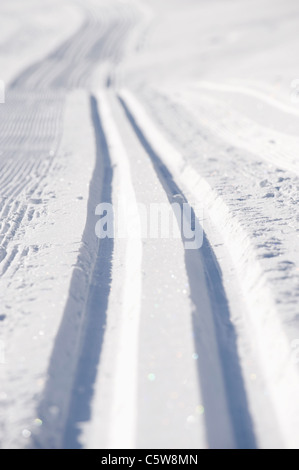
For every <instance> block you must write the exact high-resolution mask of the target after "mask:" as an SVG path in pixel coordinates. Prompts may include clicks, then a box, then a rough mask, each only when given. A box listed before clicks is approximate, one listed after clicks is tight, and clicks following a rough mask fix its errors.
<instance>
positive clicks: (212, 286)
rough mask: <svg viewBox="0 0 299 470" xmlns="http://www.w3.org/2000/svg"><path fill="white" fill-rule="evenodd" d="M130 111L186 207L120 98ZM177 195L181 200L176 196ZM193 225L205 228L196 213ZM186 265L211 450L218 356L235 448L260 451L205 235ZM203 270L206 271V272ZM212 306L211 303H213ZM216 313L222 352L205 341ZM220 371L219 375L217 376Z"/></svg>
mask: <svg viewBox="0 0 299 470" xmlns="http://www.w3.org/2000/svg"><path fill="white" fill-rule="evenodd" d="M119 101H120V103H121V105H122V107H123V109H124V112H125V114H126V116H127V118H128V120H129V122H130V123H131V126H132V127H133V129H134V131H135V133H136V135H137V137H138V139H139V141H140V143H141V144H142V146H143V147H144V149H145V150H146V152H147V154H148V155H149V157H150V159H151V161H152V164H153V167H154V169H155V171H156V174H157V176H158V178H159V180H160V182H161V184H162V187H163V188H164V190H165V192H166V194H167V197H168V199H169V202H170V203H173V202H177V195H180V196H181V198H180V199H181V201H182V203H188V201H187V199H186V197H185V196H184V194H183V193H182V191H181V190H180V188H179V187H178V186H177V184H176V183H175V181H174V180H173V177H172V175H171V173H170V172H169V170H168V169H167V167H166V166H165V165H164V164H163V162H162V161H161V159H160V157H159V156H158V155H157V153H156V152H155V151H154V149H153V148H152V146H151V144H150V142H149V141H148V139H147V138H146V137H145V135H144V133H143V132H142V130H141V128H140V127H139V125H138V123H137V122H136V120H135V118H134V117H133V115H132V114H131V112H130V110H129V109H128V107H127V105H126V103H125V102H124V100H123V99H122V98H121V97H119ZM175 196H176V198H174V197H175ZM191 211H192V221H193V223H196V224H199V222H198V220H197V218H196V216H195V214H194V211H193V209H192V208H191ZM185 263H186V269H187V274H188V279H189V285H190V292H191V300H192V301H193V304H194V311H193V318H192V321H193V334H194V342H195V350H196V351H197V352H198V360H197V364H198V377H199V382H200V383H199V385H200V389H201V393H202V396H203V401H204V403H203V405H204V410H205V411H204V416H205V423H206V429H207V439H208V444H209V447H210V448H221V447H222V446H223V444H222V442H225V436H224V435H223V434H224V432H225V430H224V429H221V427H220V426H218V422H219V421H220V416H219V414H218V412H219V411H220V413H221V410H219V400H218V399H219V394H218V390H217V388H216V387H215V380H214V379H215V377H214V374H213V372H214V371H213V360H212V361H211V358H210V355H211V354H217V356H218V361H219V363H220V367H221V375H222V377H221V379H220V380H222V382H223V383H224V389H225V395H226V396H225V399H226V403H227V408H228V410H229V415H230V420H231V427H232V429H233V435H234V441H235V446H236V447H237V448H242V449H245V448H250V449H253V448H256V440H255V435H254V430H253V423H252V420H251V416H250V412H249V409H248V401H247V396H246V391H245V388H244V382H243V377H242V371H241V367H240V363H239V359H238V350H237V343H236V332H235V329H234V326H233V324H232V322H231V320H230V312H229V306H228V301H227V298H226V294H225V291H224V287H223V282H222V273H221V268H220V266H219V263H218V261H217V259H216V257H215V255H214V253H213V250H212V248H211V245H210V243H209V240H208V238H207V236H206V234H205V233H204V231H203V244H202V247H201V248H200V249H196V250H194V249H192V250H190V249H185ZM202 268H203V269H202ZM201 277H203V278H204V280H203V282H205V283H206V285H207V288H208V292H209V298H208V299H204V298H203V297H204V294H203V292H202V291H201V289H200V285H201V282H202V280H201V279H200V278H201ZM208 304H209V305H208ZM205 307H208V310H211V311H212V322H213V324H214V331H215V336H216V343H217V349H216V351H214V352H213V353H211V352H210V350H209V348H210V344H209V338H206V337H205V331H204V330H205V323H206V319H205V312H206V311H207V310H206V308H205ZM216 373H217V372H216Z"/></svg>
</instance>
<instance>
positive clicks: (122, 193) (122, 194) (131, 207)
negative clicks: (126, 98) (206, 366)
mask: <svg viewBox="0 0 299 470" xmlns="http://www.w3.org/2000/svg"><path fill="white" fill-rule="evenodd" d="M97 97H98V103H99V109H100V113H101V116H102V120H103V128H104V132H105V135H106V138H107V142H108V146H109V152H110V155H111V160H112V163H113V164H114V165H115V173H116V178H117V179H118V184H119V186H118V189H117V195H116V194H114V201H113V202H114V207H115V208H116V207H118V208H117V209H116V214H117V215H118V216H120V215H121V214H119V213H118V211H126V212H125V217H122V223H123V224H124V226H123V227H120V229H122V230H123V231H124V233H128V238H127V239H126V253H125V259H124V263H125V266H126V272H125V279H124V284H123V301H122V312H121V317H120V321H121V325H120V326H119V328H120V337H119V344H118V350H117V352H116V355H117V359H116V368H115V372H114V388H113V390H112V394H113V398H112V403H113V405H112V412H111V419H110V422H109V437H108V448H109V449H110V448H111V449H117V448H120V447H121V448H127V449H132V448H134V446H135V441H136V420H137V417H136V402H137V376H136V373H137V361H138V333H139V318H140V302H141V279H142V276H141V261H142V243H141V228H140V221H139V217H138V206H137V200H136V196H135V192H134V188H133V185H132V181H131V175H130V168H129V163H128V157H127V153H126V150H125V148H124V146H123V144H122V141H121V139H120V137H119V134H118V131H117V129H116V127H115V124H114V121H113V118H112V116H111V112H110V110H109V107H108V104H107V100H106V97H105V95H104V93H98V94H97Z"/></svg>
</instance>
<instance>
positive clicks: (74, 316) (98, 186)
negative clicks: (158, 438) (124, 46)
mask: <svg viewBox="0 0 299 470" xmlns="http://www.w3.org/2000/svg"><path fill="white" fill-rule="evenodd" d="M90 104H91V115H92V121H93V125H94V129H95V139H96V166H95V169H94V173H93V177H92V181H91V185H90V193H89V201H88V215H87V221H86V226H85V229H84V234H83V240H82V247H81V249H80V253H79V256H78V261H77V265H76V268H75V270H74V273H73V277H72V280H71V285H70V290H69V296H68V301H67V303H66V307H65V311H64V314H63V319H62V322H61V325H60V328H59V332H58V334H57V337H56V340H55V345H54V348H53V352H52V357H51V361H50V366H49V370H48V382H47V384H46V388H45V391H44V396H43V399H42V402H41V404H40V407H39V416H40V417H41V419H42V420H43V426H42V429H41V431H40V432H39V433H38V434H37V435H36V436H35V438H34V446H35V447H37V448H60V447H62V448H80V447H82V446H81V444H80V440H79V437H80V428H79V423H82V422H86V421H89V420H90V416H91V409H90V406H91V405H90V403H91V399H92V396H93V386H94V382H95V379H96V375H97V369H98V364H99V361H100V356H101V351H102V344H103V337H104V332H105V325H106V311H107V306H108V299H109V293H110V287H111V269H112V254H113V248H114V241H113V238H105V239H102V240H100V241H99V240H98V239H97V238H96V234H95V224H96V218H95V213H94V212H95V207H96V205H97V204H99V203H100V202H102V201H105V202H107V203H111V202H112V176H113V169H112V166H111V162H110V157H109V150H108V146H107V142H106V138H105V134H104V131H103V128H102V125H101V120H100V116H99V114H98V109H97V102H96V99H95V98H94V97H91V101H90ZM94 257H95V259H94ZM86 266H87V267H88V266H89V270H91V272H88V271H87V270H86ZM82 296H83V297H84V298H83V299H82ZM80 297H81V298H80ZM80 300H81V302H80ZM82 300H83V301H82ZM78 305H79V307H78Z"/></svg>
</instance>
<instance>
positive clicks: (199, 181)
mask: <svg viewBox="0 0 299 470" xmlns="http://www.w3.org/2000/svg"><path fill="white" fill-rule="evenodd" d="M120 97H121V100H122V101H123V103H124V104H125V106H126V107H127V109H128V110H129V113H130V114H131V116H132V122H133V123H135V126H136V127H137V128H138V126H139V124H140V123H141V125H140V128H139V129H140V133H141V135H143V136H144V140H145V142H150V144H148V145H153V151H154V153H155V155H159V158H160V159H161V162H162V163H163V165H165V166H166V167H167V168H169V170H170V171H171V174H172V175H173V178H174V180H175V181H179V182H180V183H181V184H182V187H183V188H186V191H187V194H189V195H190V196H191V198H192V200H193V201H195V202H196V201H198V198H202V200H204V201H206V202H207V207H209V208H210V216H211V218H212V221H213V222H214V224H215V226H216V227H217V226H220V227H222V235H223V237H224V241H225V244H226V246H227V249H228V251H229V253H230V256H231V258H232V261H233V263H234V266H235V269H236V273H237V275H238V279H239V280H241V281H242V282H241V287H242V290H243V292H244V298H245V299H246V307H247V309H248V312H249V318H248V320H247V323H248V328H249V333H248V335H249V337H250V335H251V342H252V343H253V344H254V347H255V348H256V350H257V353H256V355H257V358H258V361H259V365H260V368H261V370H262V376H263V380H264V381H265V384H266V387H267V389H268V392H267V393H268V394H269V398H270V400H271V403H272V404H273V410H274V413H275V415H276V416H275V419H274V422H275V420H276V419H277V420H278V422H279V425H280V429H279V431H280V434H281V439H282V440H283V444H284V445H286V443H287V442H293V441H292V439H293V438H292V435H293V433H294V432H295V429H296V427H297V416H298V414H297V413H293V412H292V411H291V410H290V409H289V408H288V403H289V401H291V402H292V403H296V399H295V396H296V394H297V390H298V386H299V384H298V376H297V371H296V366H295V365H294V364H292V363H291V361H289V359H288V358H289V355H290V350H289V344H288V339H287V337H286V335H283V336H282V335H281V329H282V324H281V320H280V319H279V316H278V315H277V309H276V307H275V305H274V302H273V299H272V297H271V293H270V292H269V290H268V288H267V286H266V285H265V282H261V279H263V276H262V274H261V268H260V265H259V261H258V260H257V259H256V257H255V256H254V254H252V256H251V257H250V263H251V264H252V266H251V269H250V270H248V252H247V250H248V249H250V250H251V247H250V244H249V243H248V241H247V244H246V245H244V240H247V236H246V234H245V233H244V229H243V228H242V227H240V226H239V225H238V222H237V221H236V219H234V218H232V217H231V216H230V215H229V213H228V208H227V207H226V205H225V204H224V202H223V201H221V200H220V198H219V197H217V196H216V195H215V193H214V192H213V190H212V189H211V188H210V186H209V185H208V183H207V182H206V181H205V180H204V179H203V178H202V177H201V176H200V175H199V174H198V173H197V172H196V171H195V170H194V168H193V167H192V166H191V165H189V164H188V163H187V162H185V161H184V159H183V158H182V156H181V155H180V153H179V152H177V151H176V149H175V148H174V147H173V146H172V145H171V144H170V143H169V142H168V141H167V140H166V139H165V138H164V137H163V135H162V134H161V133H160V132H159V131H158V129H157V127H156V126H155V125H154V124H153V122H152V121H151V120H150V118H149V117H148V115H147V114H146V113H145V111H144V110H143V108H142V107H141V105H140V104H139V102H138V101H137V99H136V98H135V96H133V95H132V94H131V93H130V92H129V91H127V90H126V91H122V92H120ZM136 123H137V124H136ZM195 207H196V206H195ZM232 228H233V233H234V236H233V237H232ZM236 247H239V248H238V250H237V249H236ZM242 250H246V256H245V255H244V253H243V251H242ZM252 253H254V252H252ZM251 273H254V279H255V280H253V278H252V277H251ZM253 286H254V287H253ZM260 299H263V305H262V306H261V305H260ZM270 330H271V334H269V331H270ZM277 337H279V338H280V343H279V348H277V343H276V342H275V338H277ZM286 364H287V367H286ZM282 370H283V371H284V374H283V375H282V373H281V371H282ZM290 384H292V386H290ZM269 403H270V401H269ZM253 416H254V415H253ZM257 419H259V418H257Z"/></svg>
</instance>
